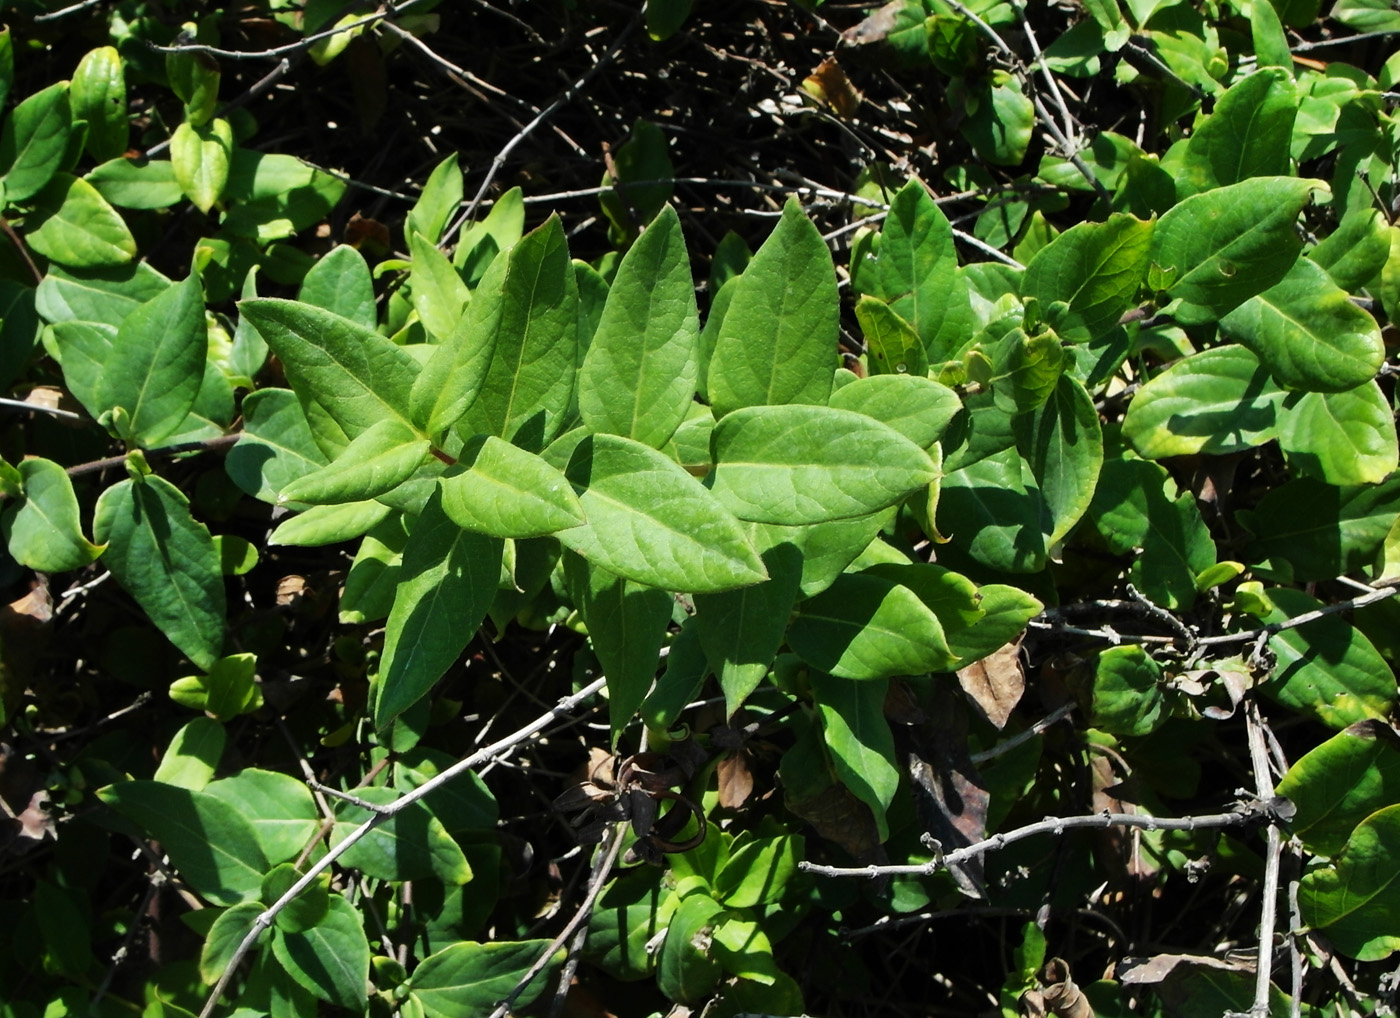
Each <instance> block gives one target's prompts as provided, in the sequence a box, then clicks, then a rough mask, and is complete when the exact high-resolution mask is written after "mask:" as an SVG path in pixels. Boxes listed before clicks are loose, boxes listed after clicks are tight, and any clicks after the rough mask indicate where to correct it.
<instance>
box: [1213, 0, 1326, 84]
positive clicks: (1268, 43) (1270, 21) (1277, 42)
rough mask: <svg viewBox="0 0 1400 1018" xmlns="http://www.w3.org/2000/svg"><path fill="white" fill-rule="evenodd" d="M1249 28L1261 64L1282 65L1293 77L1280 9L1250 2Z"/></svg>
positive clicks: (1290, 55)
mask: <svg viewBox="0 0 1400 1018" xmlns="http://www.w3.org/2000/svg"><path fill="white" fill-rule="evenodd" d="M1309 20H1311V19H1309ZM1249 30H1250V36H1251V37H1252V39H1253V42H1254V54H1255V56H1256V57H1258V59H1259V66H1260V67H1281V68H1283V69H1284V71H1285V72H1287V73H1288V75H1289V76H1290V77H1292V74H1293V54H1292V52H1291V51H1290V50H1289V48H1288V36H1287V35H1285V34H1284V31H1283V22H1282V21H1280V20H1279V15H1278V11H1276V10H1274V5H1273V4H1272V3H1258V4H1250V6H1249ZM1217 108H1218V107H1217Z"/></svg>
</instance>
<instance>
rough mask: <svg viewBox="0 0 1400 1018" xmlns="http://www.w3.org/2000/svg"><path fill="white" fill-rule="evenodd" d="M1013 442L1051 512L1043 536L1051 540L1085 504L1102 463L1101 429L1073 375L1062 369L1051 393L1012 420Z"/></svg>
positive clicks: (1090, 400) (1090, 401) (1069, 526)
mask: <svg viewBox="0 0 1400 1018" xmlns="http://www.w3.org/2000/svg"><path fill="white" fill-rule="evenodd" d="M1013 423H1014V426H1015V429H1016V446H1017V448H1018V449H1019V450H1020V452H1021V455H1023V456H1024V457H1025V458H1026V462H1027V463H1028V464H1029V465H1030V468H1031V473H1032V474H1034V475H1035V479H1036V483H1037V484H1038V485H1039V487H1040V495H1041V498H1043V499H1044V500H1045V506H1046V508H1047V509H1048V510H1049V512H1050V518H1051V520H1052V521H1053V525H1052V528H1051V530H1050V532H1049V534H1048V535H1047V536H1046V538H1045V543H1046V545H1047V546H1053V545H1055V544H1057V543H1058V542H1059V541H1061V540H1062V539H1063V538H1064V537H1065V535H1067V534H1068V533H1069V532H1070V531H1071V530H1072V529H1073V528H1074V525H1075V524H1076V523H1078V522H1079V518H1080V517H1081V516H1083V515H1084V513H1085V511H1086V510H1087V509H1088V508H1089V503H1090V502H1091V501H1092V500H1093V497H1094V486H1095V485H1096V484H1097V483H1098V479H1099V469H1100V468H1101V467H1102V466H1103V433H1102V431H1101V430H1100V428H1099V412H1098V411H1097V410H1095V409H1094V400H1093V398H1092V397H1091V396H1090V395H1089V393H1088V392H1087V391H1086V390H1085V388H1084V386H1082V385H1080V384H1079V382H1077V381H1076V380H1075V379H1074V378H1072V377H1070V376H1069V375H1061V376H1060V381H1059V383H1058V384H1057V385H1056V387H1055V392H1054V394H1053V395H1052V396H1051V397H1050V398H1049V399H1048V400H1046V401H1045V402H1044V403H1043V404H1042V405H1041V406H1040V407H1039V408H1037V409H1036V410H1035V411H1033V412H1031V413H1029V414H1021V415H1020V416H1018V417H1016V418H1015V420H1014V422H1013Z"/></svg>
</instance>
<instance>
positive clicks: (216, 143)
mask: <svg viewBox="0 0 1400 1018" xmlns="http://www.w3.org/2000/svg"><path fill="white" fill-rule="evenodd" d="M232 156H233V126H232V125H231V124H230V123H229V122H228V121H227V120H225V119H223V118H222V117H218V118H216V119H214V120H211V121H209V123H207V124H202V125H200V126H198V127H196V126H194V125H193V124H191V123H190V122H189V121H188V120H187V121H185V122H184V123H183V124H181V125H180V126H179V127H177V128H175V133H174V134H173V135H171V137H170V165H171V167H172V168H173V169H174V171H175V182H176V183H178V184H179V185H180V190H182V191H184V192H185V197H186V198H188V199H189V200H190V201H191V202H192V203H193V204H194V207H195V208H197V209H199V211H201V212H208V211H209V210H210V209H211V208H213V207H214V203H215V202H217V201H218V200H219V198H220V197H221V196H222V195H223V193H224V188H225V187H226V186H227V185H228V169H229V161H230V159H231V158H232Z"/></svg>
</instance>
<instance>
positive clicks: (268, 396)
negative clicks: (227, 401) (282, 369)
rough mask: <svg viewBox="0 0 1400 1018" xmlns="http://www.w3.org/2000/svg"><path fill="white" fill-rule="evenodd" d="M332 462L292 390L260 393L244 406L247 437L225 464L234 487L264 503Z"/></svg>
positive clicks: (249, 396)
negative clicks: (314, 434)
mask: <svg viewBox="0 0 1400 1018" xmlns="http://www.w3.org/2000/svg"><path fill="white" fill-rule="evenodd" d="M327 462H328V461H327V460H326V456H325V454H324V453H323V452H321V449H320V447H319V446H318V445H317V444H316V439H315V437H314V436H313V435H312V433H311V426H310V425H309V424H308V423H307V421H306V414H305V413H304V412H303V410H302V408H301V404H300V403H299V402H298V401H297V398H296V394H295V393H293V392H292V391H291V390H290V389H259V390H258V391H257V392H253V393H249V394H248V395H247V396H246V397H245V398H244V400H243V433H242V435H241V436H240V437H239V440H238V444H237V445H235V446H234V447H233V448H232V449H231V450H230V451H229V454H228V456H227V458H226V459H225V461H224V469H225V470H226V471H228V475H229V477H231V478H233V482H234V483H235V484H237V485H238V486H239V487H240V488H242V489H243V490H244V491H245V492H247V493H248V494H249V495H252V496H254V497H255V498H259V499H262V501H264V502H276V501H277V497H278V495H279V494H280V493H281V491H282V490H283V489H284V488H286V487H287V485H289V484H291V483H292V482H293V481H295V480H296V479H297V478H299V477H305V476H306V475H307V474H310V473H313V472H314V471H317V470H319V469H321V468H322V467H324V466H325V465H326V463H327Z"/></svg>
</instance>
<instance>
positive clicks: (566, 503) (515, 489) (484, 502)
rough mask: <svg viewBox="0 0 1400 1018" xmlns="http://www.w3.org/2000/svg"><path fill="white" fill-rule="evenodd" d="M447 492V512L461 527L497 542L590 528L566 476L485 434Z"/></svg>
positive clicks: (471, 445)
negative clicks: (585, 524)
mask: <svg viewBox="0 0 1400 1018" xmlns="http://www.w3.org/2000/svg"><path fill="white" fill-rule="evenodd" d="M458 463H459V464H460V465H461V466H462V467H463V468H464V469H462V470H460V471H452V470H449V471H448V473H446V474H445V475H444V476H443V478H442V480H441V481H439V482H438V483H439V484H440V485H441V487H442V509H443V512H445V513H447V515H448V516H449V517H450V518H451V519H452V521H453V522H454V523H456V524H457V525H458V526H460V527H465V528H467V529H468V530H479V531H481V532H482V533H483V534H491V535H492V536H494V537H510V538H523V537H543V536H545V535H548V534H553V533H555V532H557V531H560V530H567V529H568V528H570V527H577V526H579V525H580V524H582V523H584V522H585V520H584V514H583V507H582V506H581V505H580V504H579V500H578V496H577V495H575V494H574V489H573V488H572V487H571V486H570V485H569V482H568V480H567V479H566V478H565V477H564V475H563V474H562V473H560V472H559V471H558V470H556V469H554V467H552V466H550V465H549V464H548V463H547V462H545V461H544V460H543V459H541V458H540V457H539V456H536V455H535V454H534V453H531V452H526V451H525V450H524V449H521V448H519V447H518V446H514V445H511V444H510V443H509V442H507V441H505V440H504V439H500V438H497V437H495V436H494V435H479V436H477V437H476V438H474V439H473V440H472V441H470V442H468V443H467V445H466V447H465V448H464V449H463V450H462V452H461V454H460V456H459V457H458Z"/></svg>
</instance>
